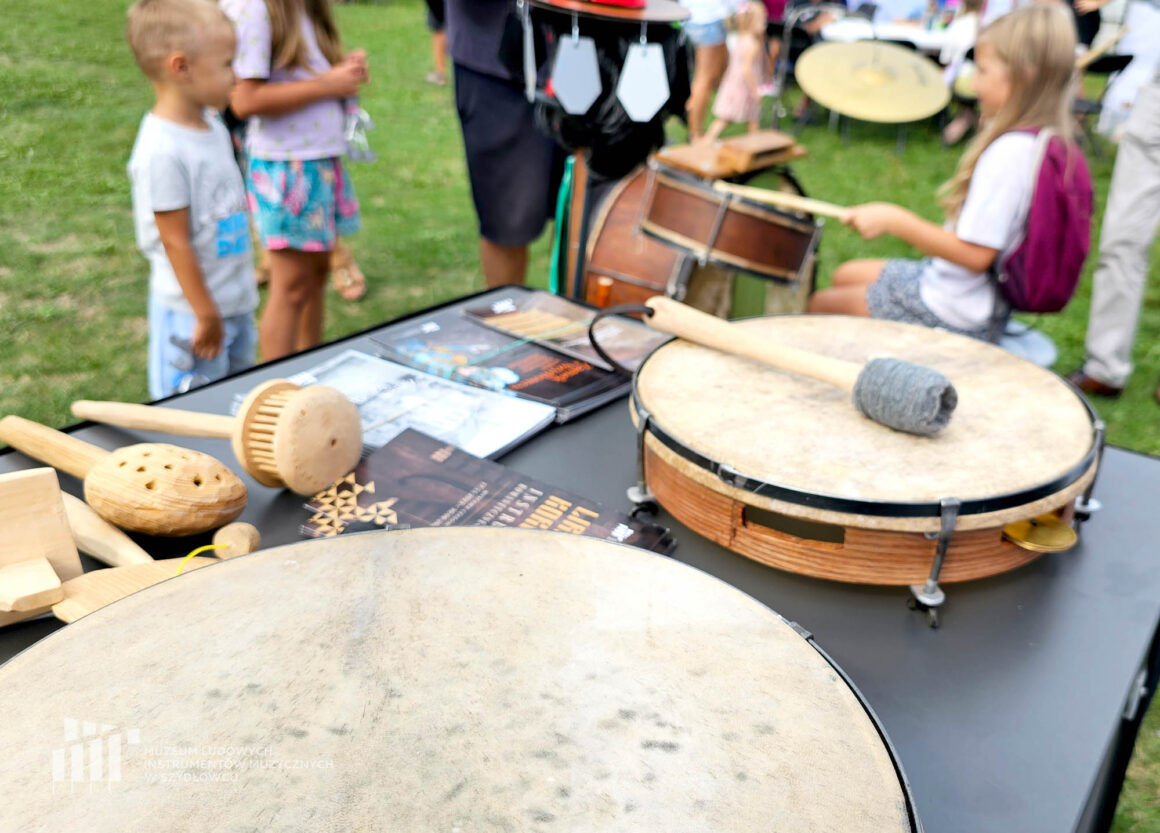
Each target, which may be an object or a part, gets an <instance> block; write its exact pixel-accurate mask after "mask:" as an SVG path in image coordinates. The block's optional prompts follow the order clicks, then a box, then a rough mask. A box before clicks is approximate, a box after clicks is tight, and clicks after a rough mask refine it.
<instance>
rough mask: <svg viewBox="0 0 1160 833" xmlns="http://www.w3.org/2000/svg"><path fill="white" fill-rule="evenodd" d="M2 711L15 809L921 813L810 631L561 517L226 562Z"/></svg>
mask: <svg viewBox="0 0 1160 833" xmlns="http://www.w3.org/2000/svg"><path fill="white" fill-rule="evenodd" d="M166 624H168V625H169V626H165V625H166ZM0 710H2V712H3V714H4V716H5V720H4V722H3V725H0V737H2V738H3V745H4V750H5V754H4V757H3V760H2V761H0V792H2V793H3V794H4V795H6V796H8V800H7V801H5V802H4V803H3V805H2V806H0V829H3V830H25V829H32V828H33V827H36V828H37V829H45V830H83V831H85V833H99V831H116V833H122V831H124V830H129V829H134V828H135V827H139V826H140V825H141V824H142V823H143V820H146V821H144V823H146V824H147V825H148V827H149V828H150V829H157V830H257V829H261V830H273V829H277V830H303V831H304V830H340V829H341V830H378V829H384V828H389V829H393V830H442V831H454V830H465V831H468V830H470V831H480V830H496V831H499V830H540V829H545V830H546V829H561V830H569V831H621V830H623V831H640V830H655V831H661V830H731V831H755V832H756V831H767V830H769V829H770V826H771V825H775V826H776V827H778V828H781V829H786V830H817V831H821V830H833V831H842V833H862V832H863V831H864V832H865V833H886V831H915V830H919V829H920V826H919V824H918V822H917V820H916V818H915V815H914V803H913V801H912V800H911V796H910V794H909V789H908V787H907V784H906V780H905V777H904V776H903V775H902V772H901V770H900V768H899V765H898V762H897V760H896V759H895V756H894V753H893V751H892V749H891V748H890V744H889V742H888V741H887V739H886V737H885V735H884V734H883V733H882V730H881V728H880V726H879V725H878V723H877V721H876V719H875V718H874V715H873V713H872V712H871V711H870V710H869V708H868V707H867V706H866V704H865V703H864V702H863V701H862V699H861V697H860V695H859V694H858V692H857V691H856V690H855V689H854V688H853V686H852V685H851V684H850V683H849V681H848V680H847V679H846V678H845V676H844V675H843V674H842V673H841V671H840V669H838V668H837V666H835V665H834V664H833V663H832V661H830V660H829V658H828V657H827V656H826V655H825V654H824V653H823V652H822V651H821V650H820V649H818V648H817V647H816V646H815V645H814V644H813V642H812V640H810V639H808V638H805V637H803V636H802V635H801V634H800V633H799V632H798V631H797V630H796V629H795V628H793V627H792V626H790V625H789V624H787V623H786V622H785V621H784V620H783V619H782V618H781V617H779V616H778V615H777V614H775V613H773V612H772V611H770V610H769V609H768V608H766V607H764V606H763V605H761V604H760V603H758V602H757V601H755V600H754V599H752V598H750V597H749V596H746V595H745V594H743V593H741V592H740V591H738V590H736V589H734V588H733V587H730V586H729V585H727V584H725V583H723V582H721V581H719V580H717V579H715V578H712V577H711V576H708V575H706V574H704V573H702V572H700V571H698V570H695V569H693V568H691V567H688V566H686V565H684V564H681V563H679V562H676V561H672V560H670V559H667V558H664V557H661V556H658V555H654V554H652V553H645V552H643V551H641V550H636V549H632V548H630V547H625V546H620V545H615V544H608V543H605V542H603V541H597V540H595V539H591V538H581V537H576V536H570V535H563V534H555V533H546V532H533V531H527V530H498V529H478V528H460V529H416V530H402V531H395V532H376V533H366V534H361V535H350V536H342V537H338V538H332V539H326V540H325V541H312V542H306V543H301V544H295V545H292V546H288V547H280V548H278V549H273V550H267V551H262V552H258V553H254V554H252V555H248V556H244V557H242V558H235V559H232V560H230V561H224V562H221V563H219V564H213V565H210V566H208V567H205V568H202V569H200V570H197V571H195V572H193V573H190V574H188V575H183V576H180V577H178V578H175V579H172V580H170V581H166V582H163V583H162V584H160V585H157V586H155V587H152V588H150V589H148V590H145V591H142V592H140V593H137V594H136V595H133V596H130V597H128V598H126V599H123V600H122V601H120V602H116V603H114V604H112V605H110V606H108V607H106V608H103V609H101V610H99V611H97V612H96V613H93V614H91V615H89V616H87V617H85V618H83V619H81V620H79V621H78V622H76V623H74V624H72V625H69V626H68V627H66V628H64V629H63V630H61V631H58V632H56V633H54V634H52V635H51V636H49V637H47V638H45V639H43V640H42V641H41V642H39V643H37V644H36V645H34V646H32V647H31V648H29V649H28V650H27V651H25V652H24V653H23V654H21V655H19V656H17V657H16V658H15V659H13V660H12V661H10V662H9V663H8V664H7V665H5V666H3V667H2V668H0ZM69 719H71V720H72V721H73V724H72V728H73V729H74V730H76V729H77V724H76V721H77V720H78V719H79V720H81V721H92V722H90V723H88V724H86V725H85V726H84V729H83V731H74V733H73V734H72V735H71V736H69V734H68V720H69ZM62 724H64V727H65V734H64V735H63V736H62V731H61V730H62ZM114 737H115V738H116V754H115V765H116V777H115V778H113V777H112V772H111V770H110V769H109V766H108V764H109V762H110V761H112V760H113V759H114V755H113V745H112V742H113V739H114ZM54 747H56V748H57V749H58V752H57V753H54V752H53V749H54ZM72 750H76V751H72ZM50 762H53V763H52V769H51V773H50ZM101 762H104V763H105V765H106V766H105V767H104V768H101V767H100V764H101ZM93 767H96V769H94V768H93ZM50 774H51V776H52V777H51V778H50ZM151 776H152V777H151ZM214 776H216V777H214ZM90 783H92V784H93V789H91V790H90V789H89V784H90ZM70 792H72V793H73V794H69V793H70ZM553 822H557V824H555V825H553Z"/></svg>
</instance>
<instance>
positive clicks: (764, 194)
mask: <svg viewBox="0 0 1160 833" xmlns="http://www.w3.org/2000/svg"><path fill="white" fill-rule="evenodd" d="M713 188H714V189H715V190H717V191H720V192H721V193H723V194H733V195H735V196H738V197H744V198H745V199H747V200H753V201H754V202H760V203H764V204H765V205H773V206H777V207H778V208H788V209H789V210H790V211H802V212H805V213H806V214H820V215H821V216H823V217H832V218H833V219H835V220H841V219H842V217H843V216H844V215H845V213H846V208H845V206H841V205H834V204H833V203H832V202H822V201H821V200H811V199H810V198H809V197H802V196H799V195H798V194H787V193H786V192H785V191H770V190H769V189H768V188H753V187H752V186H749V185H734V184H733V183H732V182H721V181H720V180H718V181H717V182H714V183H713Z"/></svg>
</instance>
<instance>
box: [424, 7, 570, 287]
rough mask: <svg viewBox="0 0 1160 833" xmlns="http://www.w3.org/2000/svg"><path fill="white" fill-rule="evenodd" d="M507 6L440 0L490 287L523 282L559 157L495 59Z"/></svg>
mask: <svg viewBox="0 0 1160 833" xmlns="http://www.w3.org/2000/svg"><path fill="white" fill-rule="evenodd" d="M513 8H514V4H512V3H511V2H509V0H447V45H448V49H449V52H450V54H451V60H452V61H453V62H454V66H455V107H456V110H457V111H458V113H459V122H460V125H461V126H462V128H463V145H464V149H465V150H466V152H467V173H468V177H469V178H470V180H471V197H472V200H473V201H474V203H475V213H476V215H477V216H478V217H479V235H480V242H479V257H480V261H481V264H482V266H483V277H484V281H485V282H486V283H487V285H488V286H489V287H495V286H504V285H506V284H519V283H523V282H524V279H525V278H526V276H527V266H528V245H529V244H530V243H531V242H532V241H533V240H535V239H536V238H537V237H539V236H540V233H541V232H542V231H543V230H544V225H545V224H546V223H547V220H548V218H549V217H550V216H551V214H552V211H553V208H554V207H555V197H556V189H557V187H558V185H559V177H560V172H561V171H562V163H563V156H564V154H563V151H562V150H560V149H559V148H558V147H557V146H556V145H555V143H553V142H552V141H551V140H550V139H549V138H548V137H547V136H545V135H543V134H542V133H541V132H540V131H539V130H538V129H537V128H536V125H535V119H534V115H533V107H532V104H531V103H529V102H528V100H527V98H526V97H525V96H524V91H523V89H522V87H521V86H520V84H519V80H518V79H516V78H514V77H512V74H511V73H510V72H509V71H508V69H507V68H505V66H504V65H503V63H502V62H501V61H500V59H499V49H500V41H501V39H502V37H503V32H504V25H505V20H506V18H507V15H508V13H509V11H511V10H512V9H513Z"/></svg>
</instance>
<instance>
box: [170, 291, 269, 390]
mask: <svg viewBox="0 0 1160 833" xmlns="http://www.w3.org/2000/svg"><path fill="white" fill-rule="evenodd" d="M195 321H196V319H195V317H194V316H193V315H191V314H189V313H184V312H177V311H175V310H171V309H168V308H166V307H164V306H162V305H161V304H159V303H157V301H156V300H154V299H153V298H150V299H149V395H150V396H151V397H152V398H153V399H161V398H163V397H166V396H172V395H173V394H175V393H183V392H185V391H187V390H189V389H190V388H195V387H197V386H198V385H204V384H206V383H207V382H212V381H214V380H215V379H221V378H223V377H225V376H228V375H230V374H231V373H237V372H238V371H241V370H245V369H246V368H247V367H251V366H253V364H254V358H255V356H256V355H257V348H258V330H257V327H255V326H254V316H253V313H245V314H244V315H234V316H231V317H229V318H224V319H222V329H223V330H224V332H225V335H224V338H223V343H222V351H221V352H220V353H218V354H217V356H216V357H214V358H212V359H200V358H198V357H196V356H194V355H193V353H192V352H191V351H190V349H189V344H190V341H191V340H192V338H193V325H194V323H195Z"/></svg>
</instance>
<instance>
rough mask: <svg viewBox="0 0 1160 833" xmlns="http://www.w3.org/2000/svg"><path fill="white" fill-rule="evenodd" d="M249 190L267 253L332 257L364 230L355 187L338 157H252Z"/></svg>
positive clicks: (248, 176) (247, 181) (247, 183)
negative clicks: (341, 241)
mask: <svg viewBox="0 0 1160 833" xmlns="http://www.w3.org/2000/svg"><path fill="white" fill-rule="evenodd" d="M246 190H247V192H248V195H249V200H250V213H251V214H253V216H254V222H255V223H256V225H257V227H258V236H259V237H260V238H261V240H262V245H263V246H265V247H266V248H267V249H294V250H297V251H302V252H328V251H330V250H331V249H333V248H334V244H335V241H336V240H337V239H338V238H339V237H345V236H347V235H348V234H354V233H355V232H356V231H358V229H359V226H360V221H359V211H358V199H357V198H356V197H355V195H354V186H353V185H351V182H350V178H349V177H348V176H347V175H346V169H345V168H344V167H343V164H342V161H341V160H339V159H338V158H330V159H305V160H299V159H292V160H271V159H255V158H253V157H251V158H250V160H249V166H248V171H247V173H246Z"/></svg>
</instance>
